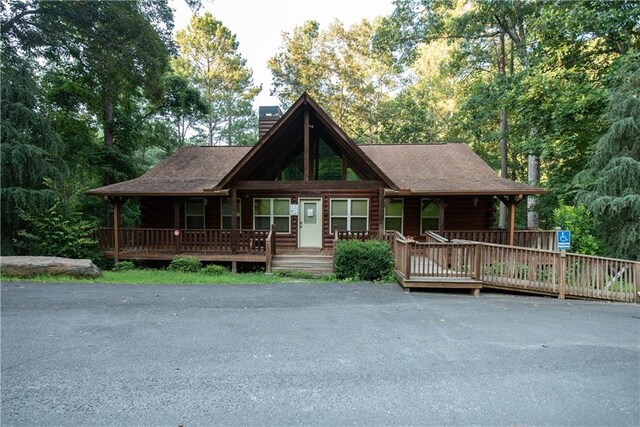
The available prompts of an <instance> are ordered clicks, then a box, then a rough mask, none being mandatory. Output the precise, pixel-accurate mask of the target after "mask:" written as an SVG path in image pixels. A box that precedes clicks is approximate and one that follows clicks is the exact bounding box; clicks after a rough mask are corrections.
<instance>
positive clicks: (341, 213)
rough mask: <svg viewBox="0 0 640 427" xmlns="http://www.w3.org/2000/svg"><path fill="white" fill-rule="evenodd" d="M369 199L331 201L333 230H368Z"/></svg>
mask: <svg viewBox="0 0 640 427" xmlns="http://www.w3.org/2000/svg"><path fill="white" fill-rule="evenodd" d="M368 225H369V200H368V199H331V230H334V229H335V227H338V230H353V231H355V230H367V228H368Z"/></svg>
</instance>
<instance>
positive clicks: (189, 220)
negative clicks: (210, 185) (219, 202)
mask: <svg viewBox="0 0 640 427" xmlns="http://www.w3.org/2000/svg"><path fill="white" fill-rule="evenodd" d="M205 204H206V201H205V199H188V200H187V201H186V203H185V204H184V227H185V228H186V229H189V230H194V229H195V230H202V229H204V206H205Z"/></svg>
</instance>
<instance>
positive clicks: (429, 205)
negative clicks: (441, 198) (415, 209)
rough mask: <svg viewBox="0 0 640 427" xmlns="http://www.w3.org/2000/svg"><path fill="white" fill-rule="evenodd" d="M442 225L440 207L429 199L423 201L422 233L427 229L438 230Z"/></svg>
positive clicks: (421, 215)
mask: <svg viewBox="0 0 640 427" xmlns="http://www.w3.org/2000/svg"><path fill="white" fill-rule="evenodd" d="M439 225H440V208H439V207H438V205H436V204H435V203H433V202H430V201H429V200H423V201H422V211H421V214H420V234H424V233H425V232H426V231H427V230H438V228H439Z"/></svg>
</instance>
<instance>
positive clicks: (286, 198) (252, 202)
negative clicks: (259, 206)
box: [251, 197, 292, 234]
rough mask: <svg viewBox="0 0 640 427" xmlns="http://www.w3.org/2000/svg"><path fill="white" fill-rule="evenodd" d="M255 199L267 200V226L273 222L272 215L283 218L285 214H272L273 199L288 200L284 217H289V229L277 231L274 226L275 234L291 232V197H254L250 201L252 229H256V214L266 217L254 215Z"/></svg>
mask: <svg viewBox="0 0 640 427" xmlns="http://www.w3.org/2000/svg"><path fill="white" fill-rule="evenodd" d="M256 200H269V226H271V224H273V223H274V222H273V219H274V217H278V218H285V215H274V205H275V203H274V202H275V201H276V200H287V201H288V202H289V209H288V212H287V215H286V218H288V219H289V231H286V232H285V231H278V229H277V228H276V234H291V232H292V227H291V198H290V197H254V198H253V199H252V201H251V207H252V211H253V212H252V214H253V215H252V216H253V229H254V230H257V228H256V216H257V217H260V218H266V217H267V215H256Z"/></svg>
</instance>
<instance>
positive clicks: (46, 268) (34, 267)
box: [0, 256, 100, 277]
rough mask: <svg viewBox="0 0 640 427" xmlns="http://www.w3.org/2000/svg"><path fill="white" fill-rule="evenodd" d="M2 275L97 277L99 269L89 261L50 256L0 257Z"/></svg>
mask: <svg viewBox="0 0 640 427" xmlns="http://www.w3.org/2000/svg"><path fill="white" fill-rule="evenodd" d="M0 268H1V269H2V274H6V275H8V276H34V275H37V274H68V275H70V276H80V277H97V276H99V275H100V269H99V268H98V267H96V265H95V264H94V263H93V262H92V261H91V260H90V259H71V258H59V257H50V256H4V257H0Z"/></svg>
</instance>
